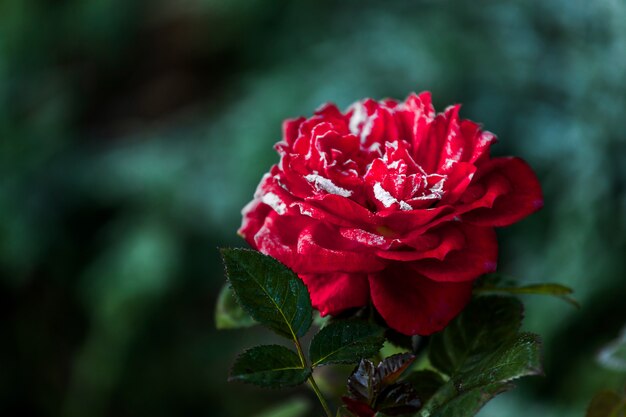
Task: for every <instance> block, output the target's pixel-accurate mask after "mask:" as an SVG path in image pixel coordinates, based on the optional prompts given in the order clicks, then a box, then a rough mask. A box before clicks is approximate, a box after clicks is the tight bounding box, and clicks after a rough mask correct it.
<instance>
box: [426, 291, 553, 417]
mask: <svg viewBox="0 0 626 417" xmlns="http://www.w3.org/2000/svg"><path fill="white" fill-rule="evenodd" d="M521 320H522V306H521V304H520V302H519V301H518V300H516V299H515V298H503V297H493V296H491V297H480V298H478V299H476V300H475V301H474V302H472V304H470V306H469V307H467V309H466V310H465V311H464V312H463V313H461V314H460V315H459V316H458V317H457V318H456V319H454V321H453V322H452V323H451V324H450V325H449V326H448V327H446V329H444V330H443V331H442V332H440V333H438V334H435V335H434V336H433V337H432V339H431V345H430V351H429V357H430V360H431V363H432V364H433V365H434V366H435V367H437V368H438V369H439V370H441V371H443V372H445V373H447V374H448V375H449V376H450V379H449V380H448V381H447V382H446V383H445V384H444V385H442V386H441V387H440V388H439V389H438V390H437V391H436V392H435V393H434V394H433V395H432V397H431V398H430V399H429V400H428V401H427V403H426V404H425V405H424V408H423V409H422V410H421V411H420V413H419V415H420V416H440V417H450V416H458V417H464V416H473V415H474V414H475V413H476V412H477V411H478V410H479V409H480V408H481V407H482V406H483V405H484V404H485V403H486V402H487V401H489V400H490V399H491V398H493V397H494V396H495V395H497V394H499V393H500V392H503V391H506V390H507V389H510V388H511V387H512V385H511V384H510V382H511V381H513V380H515V379H517V378H520V377H522V376H527V375H538V374H541V373H542V369H541V361H540V346H541V343H540V341H539V337H538V336H537V335H534V334H530V333H519V331H518V330H519V327H520V324H521Z"/></svg>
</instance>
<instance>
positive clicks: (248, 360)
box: [229, 345, 311, 388]
mask: <svg viewBox="0 0 626 417" xmlns="http://www.w3.org/2000/svg"><path fill="white" fill-rule="evenodd" d="M309 375H311V370H310V369H309V368H307V367H306V366H305V364H304V363H303V362H302V361H301V359H300V358H299V357H298V355H297V354H296V353H295V352H294V351H292V350H290V349H287V348H286V347H284V346H279V345H266V346H257V347H253V348H252V349H249V350H247V351H245V352H244V353H242V354H241V355H239V357H237V360H236V361H235V364H234V365H233V367H232V369H231V371H230V378H229V380H230V381H241V382H247V383H251V384H255V385H260V386H263V387H269V388H280V387H286V386H293V385H299V384H302V383H303V382H305V381H306V379H307V378H308V377H309Z"/></svg>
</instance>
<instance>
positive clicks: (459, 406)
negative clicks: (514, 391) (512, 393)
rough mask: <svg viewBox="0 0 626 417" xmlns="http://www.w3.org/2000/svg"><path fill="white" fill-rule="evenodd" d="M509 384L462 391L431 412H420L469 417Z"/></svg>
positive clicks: (508, 387) (434, 415) (435, 415)
mask: <svg viewBox="0 0 626 417" xmlns="http://www.w3.org/2000/svg"><path fill="white" fill-rule="evenodd" d="M511 388H512V386H511V385H509V384H490V385H486V386H483V387H479V388H475V389H473V390H470V391H467V392H464V393H463V394H461V395H459V396H456V397H455V398H454V399H452V400H451V401H449V402H447V403H445V404H443V406H441V407H439V408H438V409H437V410H436V411H435V412H434V413H433V414H420V415H423V416H427V415H428V416H429V417H471V416H474V415H475V414H476V413H478V411H479V410H480V409H481V408H483V406H484V405H485V404H486V403H487V402H489V401H490V400H491V399H493V398H494V397H495V396H496V395H498V394H500V393H503V392H505V391H508V390H509V389H511Z"/></svg>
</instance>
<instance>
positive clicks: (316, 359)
mask: <svg viewBox="0 0 626 417" xmlns="http://www.w3.org/2000/svg"><path fill="white" fill-rule="evenodd" d="M383 341H384V339H383V329H382V328H380V327H378V326H376V325H374V324H371V323H367V322H364V321H357V320H346V321H337V322H333V323H331V324H329V325H328V326H326V327H324V328H323V329H322V330H320V331H319V333H317V334H316V335H315V337H314V338H313V341H312V342H311V347H310V349H309V356H310V358H311V364H312V366H313V367H316V366H320V365H328V364H333V363H356V362H358V361H359V360H361V359H363V358H369V357H371V356H373V355H375V354H376V352H378V351H379V350H380V348H381V347H382V345H383Z"/></svg>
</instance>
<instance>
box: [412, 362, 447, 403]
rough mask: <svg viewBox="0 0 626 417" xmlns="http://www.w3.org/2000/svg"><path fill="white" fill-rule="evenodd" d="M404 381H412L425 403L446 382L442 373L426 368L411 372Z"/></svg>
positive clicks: (419, 396)
mask: <svg viewBox="0 0 626 417" xmlns="http://www.w3.org/2000/svg"><path fill="white" fill-rule="evenodd" d="M404 381H406V382H409V383H411V385H413V388H415V391H416V392H417V396H418V398H419V399H420V400H422V403H425V402H426V401H428V400H429V399H430V397H432V396H433V395H434V394H435V392H437V390H438V389H439V388H441V386H442V385H443V384H444V383H445V381H444V379H443V377H442V376H441V374H440V373H438V372H435V371H432V370H429V369H426V370H422V371H417V372H413V373H411V374H409V375H408V376H407V377H406V378H404Z"/></svg>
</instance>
